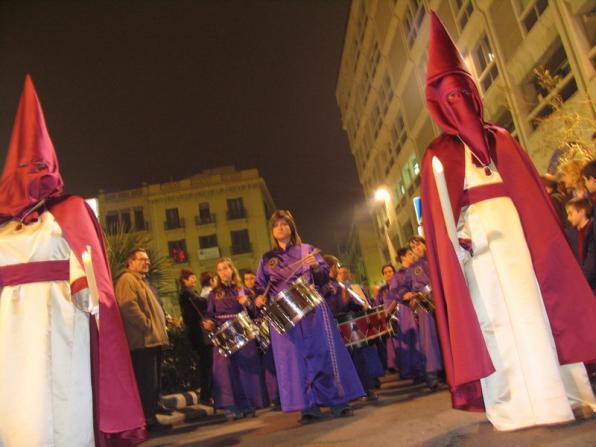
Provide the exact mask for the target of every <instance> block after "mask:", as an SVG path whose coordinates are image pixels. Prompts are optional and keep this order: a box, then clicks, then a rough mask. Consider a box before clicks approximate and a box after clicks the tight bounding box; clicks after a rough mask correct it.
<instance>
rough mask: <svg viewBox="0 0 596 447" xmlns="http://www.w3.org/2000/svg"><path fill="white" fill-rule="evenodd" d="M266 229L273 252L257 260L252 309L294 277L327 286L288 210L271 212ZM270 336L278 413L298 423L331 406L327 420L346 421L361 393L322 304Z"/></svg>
mask: <svg viewBox="0 0 596 447" xmlns="http://www.w3.org/2000/svg"><path fill="white" fill-rule="evenodd" d="M270 224H271V233H272V236H273V239H274V248H273V250H271V251H269V252H267V253H265V254H264V255H263V256H262V258H261V261H260V263H259V269H258V271H257V290H259V291H261V292H263V291H265V292H268V293H265V295H266V296H262V295H261V296H259V297H257V298H256V300H255V303H256V305H257V306H263V305H264V304H265V303H266V301H267V300H268V299H269V300H271V299H272V298H273V297H275V296H276V295H277V294H278V293H279V292H280V291H283V290H286V289H287V288H288V287H290V286H291V285H292V283H293V282H294V281H295V280H297V279H298V278H300V277H303V278H304V279H305V280H306V281H307V282H308V283H310V284H314V285H316V286H318V287H320V286H322V285H323V284H325V283H326V282H327V281H328V267H327V264H326V263H325V261H324V260H323V258H322V257H321V256H320V255H319V254H318V251H315V249H314V247H313V246H311V245H309V244H305V243H303V242H302V241H301V240H300V236H299V235H298V232H297V230H296V224H295V222H294V218H293V217H292V215H291V214H290V212H289V211H283V210H278V211H275V212H274V213H273V215H272V216H271V220H270ZM270 333H271V345H272V348H273V354H274V358H275V367H276V370H277V380H278V383H279V391H280V398H281V407H282V410H283V411H287V412H290V411H302V418H301V419H300V422H301V423H309V422H312V421H315V420H317V419H320V418H321V417H322V414H321V411H320V408H319V407H320V406H322V405H323V406H329V407H331V414H332V416H335V417H339V416H350V415H351V414H352V409H351V407H350V406H349V405H348V402H349V401H350V400H353V399H357V398H359V397H361V396H363V395H364V391H363V389H362V385H361V384H360V380H359V379H358V375H357V374H356V371H355V369H354V365H353V364H352V361H351V359H350V355H349V354H348V351H347V350H346V348H345V346H344V344H343V341H342V339H341V337H340V335H339V332H338V329H337V326H336V325H335V322H334V321H333V316H332V315H331V312H330V311H329V308H328V307H327V304H325V303H324V302H323V303H321V304H319V305H318V306H317V307H315V308H314V310H312V311H311V312H310V313H308V314H307V315H306V316H305V317H304V318H302V319H301V320H300V321H299V322H298V323H297V324H296V326H295V327H293V328H291V329H289V330H288V331H287V332H286V333H285V334H284V335H280V334H279V333H277V332H276V331H275V330H273V329H272V330H271V331H270Z"/></svg>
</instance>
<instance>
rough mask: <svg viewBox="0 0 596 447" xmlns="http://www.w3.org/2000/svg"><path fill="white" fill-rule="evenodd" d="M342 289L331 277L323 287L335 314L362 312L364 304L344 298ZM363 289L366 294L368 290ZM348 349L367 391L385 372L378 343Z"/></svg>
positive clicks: (337, 316) (338, 315)
mask: <svg viewBox="0 0 596 447" xmlns="http://www.w3.org/2000/svg"><path fill="white" fill-rule="evenodd" d="M342 290H343V289H342V288H341V287H340V286H339V284H338V283H337V281H336V280H334V279H329V282H328V283H327V284H325V285H324V286H323V287H322V292H323V295H324V296H325V300H326V301H327V304H329V307H330V309H331V311H332V312H333V316H334V317H335V318H336V319H339V318H341V317H342V316H344V315H347V314H349V313H354V312H362V306H360V305H359V304H356V303H355V302H354V301H353V300H351V299H349V300H347V301H344V300H343V299H342ZM362 290H363V292H364V293H365V294H366V291H365V290H364V289H362ZM366 298H367V300H368V302H369V303H370V298H369V297H368V295H366ZM348 351H349V352H350V357H352V361H353V362H354V367H355V368H356V372H357V373H358V377H359V378H360V382H361V383H362V386H363V387H364V389H365V390H367V391H369V390H372V389H374V387H375V383H376V381H375V379H376V378H378V377H381V376H383V375H384V374H385V369H384V368H383V365H382V363H381V359H380V358H379V353H378V351H377V343H375V342H374V341H373V342H371V344H369V345H366V346H361V347H354V348H350V349H348Z"/></svg>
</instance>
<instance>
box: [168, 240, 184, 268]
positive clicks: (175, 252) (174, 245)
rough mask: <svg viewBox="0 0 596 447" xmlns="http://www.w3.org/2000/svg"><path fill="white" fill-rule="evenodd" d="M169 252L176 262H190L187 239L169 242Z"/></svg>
mask: <svg viewBox="0 0 596 447" xmlns="http://www.w3.org/2000/svg"><path fill="white" fill-rule="evenodd" d="M168 253H169V254H170V258H172V261H173V262H175V263H176V264H184V263H185V262H188V252H187V251H186V241H185V240H184V239H181V240H179V241H169V242H168Z"/></svg>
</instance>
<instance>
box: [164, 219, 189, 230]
mask: <svg viewBox="0 0 596 447" xmlns="http://www.w3.org/2000/svg"><path fill="white" fill-rule="evenodd" d="M163 227H164V229H166V230H175V229H176V228H184V219H178V220H166V221H165V222H164V223H163Z"/></svg>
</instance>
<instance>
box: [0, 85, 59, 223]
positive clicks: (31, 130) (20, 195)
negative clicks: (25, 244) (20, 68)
mask: <svg viewBox="0 0 596 447" xmlns="http://www.w3.org/2000/svg"><path fill="white" fill-rule="evenodd" d="M63 187H64V183H63V181H62V177H61V176H60V170H59V168H58V160H57V158H56V152H55V151H54V145H53V144H52V140H51V139H50V135H49V134H48V130H47V128H46V122H45V119H44V116H43V110H42V109H41V104H40V103H39V99H38V97H37V93H36V92H35V87H34V86H33V81H32V80H31V77H30V76H29V75H27V76H26V77H25V86H24V88H23V93H22V95H21V100H20V103H19V108H18V110H17V116H16V119H15V123H14V127H13V130H12V136H11V138H10V143H9V146H8V152H7V155H6V162H5V164H4V170H3V172H2V178H0V221H5V220H8V219H13V218H17V219H20V218H21V217H23V216H24V215H25V214H26V213H27V211H28V210H30V209H31V208H33V207H35V206H36V205H37V204H39V202H41V201H42V200H44V199H47V198H49V197H55V196H59V195H61V194H62V191H63Z"/></svg>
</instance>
